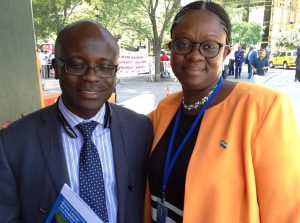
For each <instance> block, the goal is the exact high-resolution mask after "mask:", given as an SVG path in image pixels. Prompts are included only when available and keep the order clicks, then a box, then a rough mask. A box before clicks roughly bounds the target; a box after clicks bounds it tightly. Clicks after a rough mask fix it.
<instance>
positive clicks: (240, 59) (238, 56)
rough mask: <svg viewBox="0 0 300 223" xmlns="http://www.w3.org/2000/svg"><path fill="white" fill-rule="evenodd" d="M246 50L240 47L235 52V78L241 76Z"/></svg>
mask: <svg viewBox="0 0 300 223" xmlns="http://www.w3.org/2000/svg"><path fill="white" fill-rule="evenodd" d="M244 54H245V51H244V50H242V49H241V47H240V46H239V47H238V50H237V51H235V52H234V62H235V72H234V74H235V79H238V78H241V72H242V67H243V63H244Z"/></svg>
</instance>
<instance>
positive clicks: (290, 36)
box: [276, 32, 300, 50]
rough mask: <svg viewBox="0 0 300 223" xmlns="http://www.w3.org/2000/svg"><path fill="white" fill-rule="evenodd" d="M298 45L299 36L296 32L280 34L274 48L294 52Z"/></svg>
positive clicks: (299, 41)
mask: <svg viewBox="0 0 300 223" xmlns="http://www.w3.org/2000/svg"><path fill="white" fill-rule="evenodd" d="M299 44H300V36H299V34H298V33H296V32H292V33H281V34H280V35H279V36H278V37H277V41H276V47H278V48H284V49H287V50H294V49H296V48H297V47H298V46H299Z"/></svg>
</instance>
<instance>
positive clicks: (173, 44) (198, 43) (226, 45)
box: [168, 38, 230, 59]
mask: <svg viewBox="0 0 300 223" xmlns="http://www.w3.org/2000/svg"><path fill="white" fill-rule="evenodd" d="M178 40H187V41H188V42H190V43H191V44H192V47H191V49H190V50H189V52H187V53H179V52H178V51H177V50H176V47H175V43H176V42H177V41H178ZM204 43H216V44H217V45H218V46H219V50H218V52H217V53H216V55H215V56H212V57H206V56H204V55H203V53H202V52H201V45H203V44H204ZM194 45H199V47H198V51H199V53H200V54H201V55H202V56H203V57H205V58H207V59H212V58H214V57H216V56H217V55H218V54H219V53H220V50H221V48H222V47H224V48H227V47H230V45H228V44H223V43H218V42H216V41H203V42H193V41H190V40H189V39H185V38H182V39H174V40H172V41H170V42H169V43H168V46H169V49H170V50H171V49H172V46H174V51H175V52H176V53H177V54H179V55H187V54H189V53H190V52H192V50H193V47H194Z"/></svg>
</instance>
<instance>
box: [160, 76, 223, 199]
mask: <svg viewBox="0 0 300 223" xmlns="http://www.w3.org/2000/svg"><path fill="white" fill-rule="evenodd" d="M222 84H223V78H222V76H221V77H220V79H219V81H218V84H217V87H216V88H215V90H214V91H213V93H212V95H211V96H210V97H209V99H208V100H207V102H206V103H205V104H204V106H203V107H202V109H201V111H200V112H199V113H198V115H197V117H196V119H195V121H194V122H193V124H192V126H191V128H190V129H189V131H188V133H187V134H186V136H185V137H184V139H183V140H182V142H181V143H180V145H179V147H178V149H177V151H176V152H175V154H174V156H173V158H172V159H171V151H172V148H173V144H174V139H175V135H176V131H177V129H178V125H179V119H180V115H181V112H182V105H181V106H180V107H179V109H178V111H177V114H176V119H175V123H174V127H173V130H172V134H171V139H170V142H169V146H168V151H167V159H166V162H165V167H164V173H163V185H162V190H161V192H162V201H163V202H164V201H165V199H166V187H167V183H168V179H169V176H170V174H171V172H172V169H173V167H174V164H175V161H176V160H177V158H178V156H179V154H180V153H181V152H182V150H183V148H184V146H185V144H186V142H187V141H188V139H189V138H190V136H191V135H192V133H193V131H194V129H195V127H196V126H197V124H198V123H199V121H200V119H201V118H202V116H203V114H204V112H205V111H206V109H207V108H208V106H209V105H210V104H211V102H212V101H213V99H214V98H215V97H216V95H217V93H218V91H219V90H220V88H221V86H222Z"/></svg>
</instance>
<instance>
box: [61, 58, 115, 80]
mask: <svg viewBox="0 0 300 223" xmlns="http://www.w3.org/2000/svg"><path fill="white" fill-rule="evenodd" d="M55 61H56V62H57V64H58V65H59V66H62V67H64V68H65V72H66V73H67V74H71V75H76V76H82V75H84V74H86V73H87V72H88V70H89V69H93V70H94V73H95V75H96V76H97V77H102V78H110V77H113V76H115V74H116V73H117V71H118V66H113V65H96V66H94V67H90V66H89V65H87V64H85V63H65V62H62V61H61V60H60V59H58V58H55Z"/></svg>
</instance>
